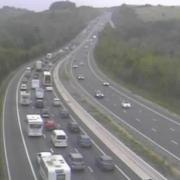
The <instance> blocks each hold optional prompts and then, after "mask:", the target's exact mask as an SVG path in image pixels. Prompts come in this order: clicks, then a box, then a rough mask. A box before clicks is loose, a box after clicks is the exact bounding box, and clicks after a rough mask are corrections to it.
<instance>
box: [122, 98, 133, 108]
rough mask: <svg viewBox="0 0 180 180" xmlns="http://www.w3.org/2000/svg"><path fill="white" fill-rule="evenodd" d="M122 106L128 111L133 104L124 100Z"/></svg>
mask: <svg viewBox="0 0 180 180" xmlns="http://www.w3.org/2000/svg"><path fill="white" fill-rule="evenodd" d="M121 106H122V108H125V109H128V108H130V107H131V103H130V102H128V101H124V100H123V101H122V102H121Z"/></svg>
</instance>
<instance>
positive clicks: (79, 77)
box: [77, 74, 85, 80]
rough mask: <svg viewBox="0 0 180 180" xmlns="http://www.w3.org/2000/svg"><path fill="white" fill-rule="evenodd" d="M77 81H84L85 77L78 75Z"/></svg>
mask: <svg viewBox="0 0 180 180" xmlns="http://www.w3.org/2000/svg"><path fill="white" fill-rule="evenodd" d="M77 79H78V80H84V79H85V77H84V76H83V75H82V74H80V75H78V77H77Z"/></svg>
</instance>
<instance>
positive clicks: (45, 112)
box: [41, 109, 50, 118]
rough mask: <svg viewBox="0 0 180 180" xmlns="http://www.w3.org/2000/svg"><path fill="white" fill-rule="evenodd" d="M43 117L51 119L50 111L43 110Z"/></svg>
mask: <svg viewBox="0 0 180 180" xmlns="http://www.w3.org/2000/svg"><path fill="white" fill-rule="evenodd" d="M41 116H42V118H50V114H49V111H48V109H42V111H41Z"/></svg>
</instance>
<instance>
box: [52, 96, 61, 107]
mask: <svg viewBox="0 0 180 180" xmlns="http://www.w3.org/2000/svg"><path fill="white" fill-rule="evenodd" d="M53 106H55V107H59V106H61V100H60V99H59V98H54V100H53Z"/></svg>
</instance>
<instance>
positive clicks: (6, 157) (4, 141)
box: [2, 78, 13, 180]
mask: <svg viewBox="0 0 180 180" xmlns="http://www.w3.org/2000/svg"><path fill="white" fill-rule="evenodd" d="M12 80H13V78H12V79H11V81H10V83H9V84H8V87H7V89H6V92H5V97H4V101H3V120H2V126H3V129H2V131H3V144H4V154H5V161H6V167H7V174H8V179H9V180H11V179H12V176H11V172H10V168H9V161H8V156H7V148H6V136H5V104H6V100H7V93H8V91H9V87H10V85H11V83H12Z"/></svg>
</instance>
